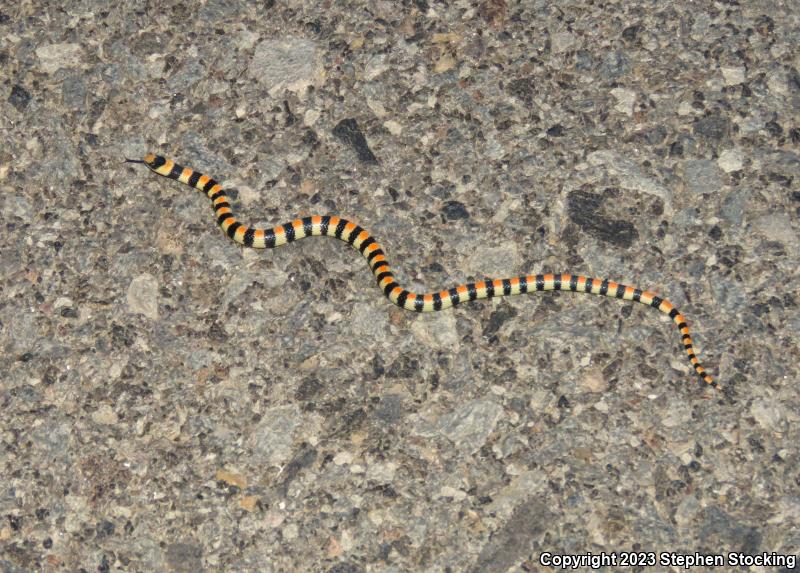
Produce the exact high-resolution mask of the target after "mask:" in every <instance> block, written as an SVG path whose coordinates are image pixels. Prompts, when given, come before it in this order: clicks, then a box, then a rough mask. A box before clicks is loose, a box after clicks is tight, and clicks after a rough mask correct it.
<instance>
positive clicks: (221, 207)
mask: <svg viewBox="0 0 800 573" xmlns="http://www.w3.org/2000/svg"><path fill="white" fill-rule="evenodd" d="M127 161H128V162H131V163H143V164H145V165H146V166H147V167H149V168H150V169H151V170H152V171H154V172H156V173H158V174H159V175H162V176H164V177H168V178H170V179H175V180H177V181H180V182H181V183H185V184H187V185H190V186H191V187H194V188H195V189H197V190H198V191H202V192H203V193H205V194H206V195H207V196H208V198H209V199H211V202H212V205H213V208H214V214H215V215H216V217H217V223H218V224H219V226H220V227H221V228H222V230H223V231H224V232H225V234H226V235H228V237H230V238H231V239H233V240H234V241H236V242H237V243H239V244H240V245H244V246H245V247H252V248H255V249H271V248H274V247H279V246H281V245H285V244H287V243H291V242H293V241H296V240H298V239H302V238H305V237H313V236H323V235H324V236H328V237H335V238H337V239H339V240H341V241H344V242H346V243H348V244H350V245H352V246H353V248H355V249H357V250H358V251H359V252H360V253H361V254H362V255H363V257H364V258H365V259H366V260H367V264H368V265H369V268H370V270H372V274H373V275H374V276H375V279H376V280H377V282H378V286H379V287H380V289H381V290H382V291H383V294H384V295H386V298H388V299H389V300H390V301H391V302H392V303H394V304H396V305H397V306H399V307H401V308H403V309H406V310H411V311H416V312H432V311H437V310H444V309H447V308H450V307H452V306H455V305H457V304H460V303H462V302H468V301H473V300H479V299H485V298H494V297H501V296H513V295H517V294H525V293H528V292H534V291H553V290H563V291H571V292H581V293H586V294H597V295H601V296H606V297H610V298H619V299H622V300H630V301H634V302H639V303H641V304H645V305H647V306H651V307H653V308H655V309H658V310H659V311H661V312H663V313H664V314H666V315H668V316H669V317H670V318H671V319H672V321H673V322H674V323H675V324H676V325H677V327H678V330H679V332H680V335H681V343H682V344H683V348H684V349H685V350H686V354H687V355H688V357H689V361H690V362H691V364H692V367H693V368H694V371H695V372H696V373H697V375H698V376H699V377H700V379H701V380H702V381H703V382H705V383H706V384H709V385H711V386H713V387H716V388H720V386H719V384H718V383H717V382H716V381H715V380H714V379H713V378H712V377H711V376H710V375H709V374H707V373H706V370H705V368H703V366H702V365H701V364H700V359H699V358H698V357H697V353H696V352H695V350H694V347H693V345H692V337H691V335H690V333H689V326H688V324H687V322H686V318H685V317H684V316H683V315H682V314H681V313H680V312H679V311H678V309H677V308H675V306H674V305H673V304H672V303H670V302H669V301H668V300H666V299H664V298H661V297H659V296H658V295H656V294H655V293H653V292H650V291H646V290H641V289H639V288H636V287H632V286H628V285H624V284H620V283H616V282H614V281H610V280H608V279H597V278H591V277H585V276H582V275H574V274H565V273H560V274H538V275H523V276H519V277H515V278H509V279H498V280H486V281H479V282H475V283H468V284H463V285H459V286H455V287H453V288H450V289H447V290H441V291H438V292H431V293H425V294H416V293H413V292H410V291H408V290H406V289H405V288H403V287H402V286H400V285H399V284H398V283H397V281H396V280H395V278H394V273H392V270H391V267H390V266H389V263H388V261H387V260H386V255H385V254H384V251H383V249H382V248H381V246H380V245H379V244H378V243H377V241H376V240H375V238H374V237H373V236H372V235H371V234H370V233H369V232H367V231H366V230H364V229H363V228H361V227H360V226H358V225H356V224H355V223H352V222H350V221H348V220H347V219H344V218H342V217H337V216H327V215H326V216H319V215H313V216H310V217H303V218H301V219H295V220H294V221H291V222H288V223H285V224H283V225H278V226H277V227H273V228H271V229H258V228H255V227H250V226H248V225H245V224H243V223H241V222H239V221H238V220H237V219H236V217H234V215H233V211H232V210H231V205H230V202H229V201H228V196H227V195H226V194H225V191H224V189H223V188H222V186H221V185H220V184H219V183H217V182H216V181H214V179H212V178H211V177H209V176H208V175H204V174H202V173H200V172H198V171H195V170H194V169H192V168H190V167H183V166H181V165H178V164H177V163H176V162H174V161H172V160H171V159H165V158H164V157H161V156H159V155H153V154H148V155H146V156H145V157H144V158H143V159H141V160H139V159H128V160H127Z"/></svg>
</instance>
